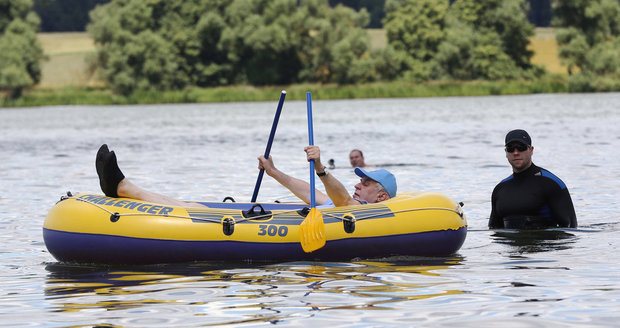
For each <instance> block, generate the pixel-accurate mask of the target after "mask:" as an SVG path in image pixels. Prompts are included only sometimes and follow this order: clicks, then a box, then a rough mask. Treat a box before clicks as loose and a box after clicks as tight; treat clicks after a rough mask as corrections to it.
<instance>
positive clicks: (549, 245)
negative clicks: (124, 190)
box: [0, 93, 620, 327]
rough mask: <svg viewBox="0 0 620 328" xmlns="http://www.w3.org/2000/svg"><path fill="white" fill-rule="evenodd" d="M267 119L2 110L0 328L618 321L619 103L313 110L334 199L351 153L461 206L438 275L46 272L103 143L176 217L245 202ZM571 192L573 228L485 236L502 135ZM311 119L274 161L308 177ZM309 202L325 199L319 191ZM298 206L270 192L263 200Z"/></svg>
mask: <svg viewBox="0 0 620 328" xmlns="http://www.w3.org/2000/svg"><path fill="white" fill-rule="evenodd" d="M277 97H278V95H274V101H273V102H264V103H262V102H261V103H228V104H188V105H154V106H71V107H62V106H61V107H42V108H18V109H0V158H1V160H0V187H1V190H2V193H1V194H0V240H1V245H2V247H1V248H0V259H1V260H2V266H1V267H0V286H2V288H1V291H0V326H10V327H24V326H50V327H56V326H64V327H67V326H72V327H77V326H97V325H100V326H119V327H120V326H123V327H170V326H183V327H195V326H221V325H231V326H244V327H247V326H272V325H280V326H286V327H289V326H327V325H329V326H331V327H377V326H429V327H431V326H432V327H442V326H444V327H489V326H495V325H501V326H502V327H595V326H600V327H611V326H617V325H618V321H619V320H620V311H619V310H620V261H619V260H618V257H617V252H618V249H619V247H620V234H619V232H620V223H619V221H620V203H619V200H618V198H619V196H620V183H619V181H620V156H618V150H619V149H620V94H619V93H609V94H571V95H564V94H560V95H530V96H497V97H458V98H435V99H430V98H429V99H373V100H346V101H321V100H320V99H315V100H314V101H313V111H314V118H315V121H314V138H315V143H316V144H317V145H319V146H320V147H321V150H322V158H323V159H324V161H325V162H326V161H327V159H334V162H335V165H336V168H335V169H333V170H331V173H332V174H334V175H336V176H337V177H338V178H339V179H340V180H341V181H343V182H344V183H345V185H349V186H352V185H353V184H354V183H355V182H356V181H357V180H358V178H357V177H356V176H355V175H354V174H353V173H352V170H351V168H350V167H348V153H349V151H350V150H351V149H353V148H359V149H362V150H363V151H364V154H365V157H366V161H367V162H368V163H371V164H376V165H388V166H390V167H389V168H390V170H392V171H393V172H394V173H395V175H396V177H397V180H398V188H399V190H400V191H407V190H427V191H439V192H442V193H445V194H447V195H448V196H450V197H452V198H454V199H455V200H457V201H462V202H464V203H465V206H464V210H465V213H466V215H467V218H468V223H469V232H468V235H467V239H466V241H465V243H464V245H463V247H462V248H461V250H460V251H459V252H458V253H457V254H454V255H453V256H450V257H445V258H391V259H383V260H382V259H374V260H372V261H369V260H363V259H362V260H359V261H351V262H329V263H327V262H320V263H318V262H287V263H269V264H264V263H260V264H256V263H190V264H175V265H157V266H123V267H105V266H92V265H90V266H89V265H82V266H80V265H69V264H63V263H59V262H57V261H56V260H55V259H54V258H53V257H52V256H51V255H50V254H49V253H48V252H47V249H46V248H45V245H44V243H43V239H42V234H41V229H42V225H43V221H44V220H45V216H46V214H47V211H48V210H49V209H50V207H51V206H52V205H53V204H54V203H55V202H56V201H57V200H58V199H59V198H60V196H62V195H63V194H64V193H65V192H66V191H72V192H79V191H83V192H100V190H99V185H98V180H97V176H96V173H95V167H94V159H95V153H96V151H97V149H98V147H99V146H100V145H101V144H102V143H107V144H108V145H109V146H110V148H111V149H113V150H115V151H116V153H117V155H118V159H119V165H120V166H121V168H122V169H123V172H124V173H125V175H126V176H128V177H130V178H132V180H133V181H134V182H136V183H137V184H139V185H142V186H143V187H145V188H147V189H150V190H153V191H157V192H161V193H164V194H167V195H170V196H173V197H177V198H181V199H187V200H211V201H218V200H222V199H223V198H224V197H225V196H232V197H234V198H235V199H237V200H238V201H249V200H250V198H251V196H252V191H253V189H254V184H255V182H256V176H257V173H258V171H257V169H256V167H257V161H256V157H257V156H258V155H259V154H261V153H263V152H264V150H265V145H266V140H267V137H268V135H269V130H270V128H271V122H272V119H273V116H274V113H275V109H276V105H277ZM514 128H523V129H526V130H527V131H528V132H530V135H531V136H532V139H533V145H534V147H535V152H534V157H533V159H534V163H536V164H537V165H539V166H542V167H545V168H547V169H549V170H550V171H552V172H553V173H555V174H556V175H558V176H559V177H560V178H562V180H563V181H564V182H565V183H566V185H567V186H568V188H569V190H570V192H571V195H572V198H573V202H574V204H575V210H576V212H577V217H578V221H579V228H577V229H556V230H549V231H538V232H514V231H489V230H488V229H487V228H486V225H487V218H488V215H489V212H490V195H491V191H492V189H493V187H494V186H495V184H497V183H498V182H499V181H500V180H501V179H503V178H505V177H506V176H508V175H509V174H510V168H509V166H508V164H507V162H506V158H505V156H504V152H503V138H504V135H505V134H506V132H507V131H509V130H511V129H514ZM307 143H308V139H307V125H306V105H305V102H301V101H286V102H285V104H284V109H283V112H282V116H281V118H280V123H279V126H278V131H277V133H276V139H275V141H274V143H273V148H272V151H271V154H272V156H273V157H274V160H275V163H276V165H277V166H278V167H279V168H280V169H282V170H283V171H285V172H289V173H291V174H292V175H294V176H297V177H300V178H303V177H306V176H307V174H308V164H307V162H306V161H305V154H304V152H303V150H302V149H303V146H304V145H306V144H307ZM318 186H319V187H320V188H322V186H321V185H320V184H319V185H318ZM276 199H284V200H292V199H291V198H290V194H289V193H288V192H287V191H286V190H285V189H284V188H282V187H280V186H279V185H278V184H277V183H276V182H275V181H273V180H272V179H270V178H269V177H267V176H265V178H264V179H263V182H262V185H261V190H260V193H259V196H258V200H259V201H273V200H276Z"/></svg>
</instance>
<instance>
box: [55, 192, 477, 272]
mask: <svg viewBox="0 0 620 328" xmlns="http://www.w3.org/2000/svg"><path fill="white" fill-rule="evenodd" d="M201 203H202V204H204V205H206V206H208V207H209V208H204V209H203V208H183V207H171V206H166V205H161V204H153V203H147V202H143V201H137V200H133V199H126V198H110V197H106V196H101V195H97V194H90V193H80V194H77V195H71V194H68V196H67V197H63V198H62V199H61V201H59V202H58V203H57V204H56V205H54V206H53V207H52V209H51V210H50V211H49V213H48V215H47V218H46V220H45V223H44V226H43V237H44V240H45V245H46V246H47V249H48V250H49V251H50V253H51V254H52V255H53V256H54V257H55V258H56V259H57V260H59V261H63V262H83V263H108V264H116V263H124V264H150V263H170V262H188V261H211V260H235V261H239V260H254V261H292V260H323V261H326V260H340V261H342V260H350V259H353V258H379V257H389V256H396V255H403V256H447V255H450V254H453V253H455V252H457V251H458V250H459V249H460V247H461V246H462V244H463V242H464V241H465V236H466V234H467V221H466V219H465V216H464V214H463V211H462V209H461V205H460V204H458V203H456V202H455V201H453V200H451V199H450V198H448V197H446V196H445V195H442V194H439V193H429V192H409V193H402V194H399V195H397V196H396V197H394V198H392V199H390V200H388V201H385V202H381V203H376V204H367V205H358V206H346V207H332V208H321V209H319V210H320V212H321V213H322V215H323V218H324V222H325V232H326V236H327V242H326V244H325V246H324V247H323V248H321V249H318V250H316V251H314V252H312V253H305V252H304V251H303V250H302V247H301V244H300V236H299V225H300V224H301V222H302V221H303V219H304V217H305V215H306V214H307V210H308V208H307V207H308V205H306V204H290V203H269V204H251V203H233V202H225V203H215V202H201Z"/></svg>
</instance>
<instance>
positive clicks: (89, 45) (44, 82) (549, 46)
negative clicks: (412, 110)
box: [37, 28, 566, 89]
mask: <svg viewBox="0 0 620 328" xmlns="http://www.w3.org/2000/svg"><path fill="white" fill-rule="evenodd" d="M367 32H368V35H369V36H370V46H371V48H372V49H381V48H383V47H385V46H386V44H387V36H386V35H385V30H383V29H368V30H367ZM38 37H39V41H40V42H41V44H42V45H43V50H44V52H45V54H46V55H47V56H48V59H49V60H47V61H45V62H43V65H42V74H43V76H42V79H41V83H40V84H39V85H38V86H37V88H42V89H48V88H59V87H66V86H91V85H96V84H97V81H96V80H95V79H94V78H93V77H92V76H90V75H89V74H88V73H87V68H88V66H87V63H86V58H87V56H88V55H89V54H92V53H94V52H95V45H94V43H93V40H92V39H91V38H90V36H89V35H88V34H87V33H86V32H77V33H74V32H72V33H39V34H38ZM530 49H531V50H533V51H534V56H533V57H532V62H533V63H534V64H537V65H542V66H544V67H545V68H546V69H547V71H549V72H550V73H556V74H566V68H565V67H564V66H562V65H561V64H560V61H559V59H558V57H557V53H558V45H557V42H556V41H555V31H554V30H553V29H552V28H537V29H536V35H535V36H534V37H533V38H532V40H531V44H530Z"/></svg>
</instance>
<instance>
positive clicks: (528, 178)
mask: <svg viewBox="0 0 620 328" xmlns="http://www.w3.org/2000/svg"><path fill="white" fill-rule="evenodd" d="M514 218H517V219H518V220H526V219H527V220H528V221H531V222H533V225H535V228H545V227H547V228H548V227H571V228H574V227H577V216H576V215H575V209H574V207H573V201H572V200H571V197H570V194H569V193H568V188H566V185H565V184H564V182H562V180H560V178H558V177H556V176H555V175H554V174H553V173H551V172H549V171H547V170H545V169H543V168H540V167H538V166H536V165H534V164H533V163H532V165H531V166H530V167H529V168H528V169H526V170H525V171H523V172H520V173H514V174H512V175H511V176H509V177H508V178H506V179H504V180H502V181H501V182H500V183H499V184H498V185H497V186H495V189H493V194H492V195H491V216H490V217H489V228H491V229H495V228H504V227H505V225H507V226H506V228H511V227H510V226H508V225H510V224H509V222H515V221H514V220H513V219H514ZM511 220H513V221H511ZM505 222H506V224H505ZM516 228H519V227H516ZM526 228H527V227H526Z"/></svg>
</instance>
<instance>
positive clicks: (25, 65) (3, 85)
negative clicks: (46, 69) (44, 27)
mask: <svg viewBox="0 0 620 328" xmlns="http://www.w3.org/2000/svg"><path fill="white" fill-rule="evenodd" d="M31 9H32V1H30V0H10V1H8V0H4V1H0V49H2V51H0V90H3V91H5V92H7V93H8V95H9V97H19V96H20V95H21V93H22V91H23V90H24V89H25V88H28V87H31V86H33V85H34V84H36V83H38V82H39V81H40V80H41V64H40V61H41V60H42V59H43V58H44V55H43V48H42V47H41V45H40V43H39V41H38V40H37V35H36V30H37V27H38V25H39V18H38V17H37V15H36V14H35V13H34V12H32V11H31Z"/></svg>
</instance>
